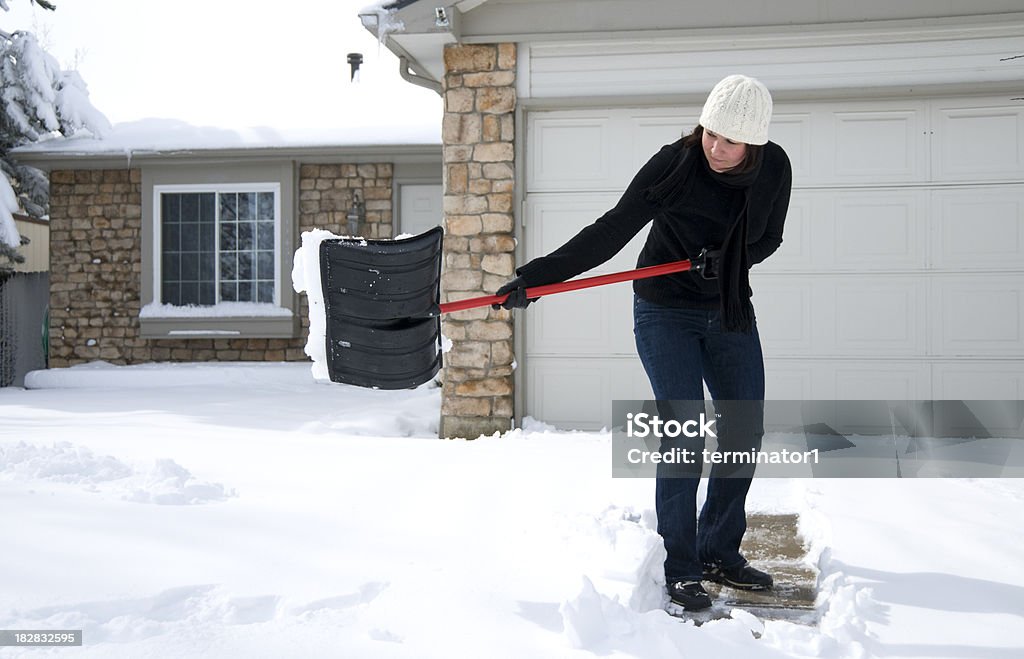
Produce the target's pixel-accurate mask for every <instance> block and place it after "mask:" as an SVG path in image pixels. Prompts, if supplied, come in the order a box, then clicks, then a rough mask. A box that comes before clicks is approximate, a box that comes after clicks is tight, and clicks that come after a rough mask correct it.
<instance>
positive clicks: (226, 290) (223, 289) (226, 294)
mask: <svg viewBox="0 0 1024 659" xmlns="http://www.w3.org/2000/svg"><path fill="white" fill-rule="evenodd" d="M220 299H221V302H237V301H238V284H236V283H235V282H233V281H231V282H221V284H220Z"/></svg>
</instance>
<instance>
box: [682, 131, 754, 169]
mask: <svg viewBox="0 0 1024 659" xmlns="http://www.w3.org/2000/svg"><path fill="white" fill-rule="evenodd" d="M703 138H704V126H701V125H700V124H697V127H696V128H694V129H693V132H692V133H690V134H689V135H684V136H683V146H685V147H687V148H689V147H694V146H697V147H699V146H701V140H702V139H703ZM763 151H764V145H763V144H747V149H746V153H744V154H743V160H741V161H740V163H739V164H738V165H736V166H735V167H733V168H732V169H730V170H729V171H727V172H725V174H747V173H748V172H752V171H754V170H756V169H757V168H758V166H759V165H760V164H761V155H762V152H763ZM702 153H703V151H702Z"/></svg>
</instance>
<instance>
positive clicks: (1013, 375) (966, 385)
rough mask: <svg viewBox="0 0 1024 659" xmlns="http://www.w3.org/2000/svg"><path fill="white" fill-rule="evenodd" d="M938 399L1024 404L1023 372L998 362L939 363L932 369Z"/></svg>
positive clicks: (1015, 367) (1010, 364) (1015, 366)
mask: <svg viewBox="0 0 1024 659" xmlns="http://www.w3.org/2000/svg"><path fill="white" fill-rule="evenodd" d="M932 372H933V376H932V377H933V383H934V384H933V387H934V390H935V398H936V399H946V400H951V399H952V400H1024V369H1021V367H1020V364H1019V363H1009V364H1008V363H1006V362H1005V361H1001V360H999V361H997V360H977V359H973V360H971V361H970V362H938V363H936V364H935V365H934V366H933V367H932Z"/></svg>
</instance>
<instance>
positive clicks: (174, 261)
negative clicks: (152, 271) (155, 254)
mask: <svg viewBox="0 0 1024 659" xmlns="http://www.w3.org/2000/svg"><path fill="white" fill-rule="evenodd" d="M160 272H161V274H162V281H177V280H178V279H179V278H181V255H180V254H176V253H175V254H168V253H166V252H165V253H164V255H163V258H162V259H161V266H160Z"/></svg>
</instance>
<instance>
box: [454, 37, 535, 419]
mask: <svg viewBox="0 0 1024 659" xmlns="http://www.w3.org/2000/svg"><path fill="white" fill-rule="evenodd" d="M444 61H445V78H444V120H443V121H444V123H443V130H442V141H443V142H444V215H445V228H446V234H445V242H444V272H443V276H442V280H441V281H442V286H441V289H442V291H443V295H444V297H445V301H449V300H456V299H462V298H466V297H473V296H478V295H486V294H491V293H493V292H494V291H495V290H496V289H497V288H498V287H499V286H500V285H501V284H503V283H504V282H506V281H508V279H509V278H511V277H512V276H513V274H514V270H515V257H514V251H515V239H514V238H513V234H512V232H513V223H514V216H513V210H512V203H513V186H514V183H515V168H514V165H515V146H514V139H515V118H514V112H515V107H516V95H515V66H516V49H515V44H508V43H505V44H493V45H489V44H485V45H454V44H453V45H449V46H447V47H446V48H445V52H444ZM442 332H443V334H444V335H445V336H446V337H448V338H449V339H451V341H452V349H451V350H450V351H449V352H448V353H447V354H446V355H445V369H444V389H443V392H442V403H441V425H440V433H439V434H440V435H441V437H468V438H474V437H477V436H479V435H481V434H491V433H494V432H501V431H505V430H508V429H509V428H510V427H511V420H512V416H513V379H512V362H513V356H512V315H511V313H510V312H508V311H504V310H497V311H495V310H492V309H490V308H483V309H470V310H467V311H461V312H458V313H452V314H447V315H446V316H444V318H443V324H442Z"/></svg>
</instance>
